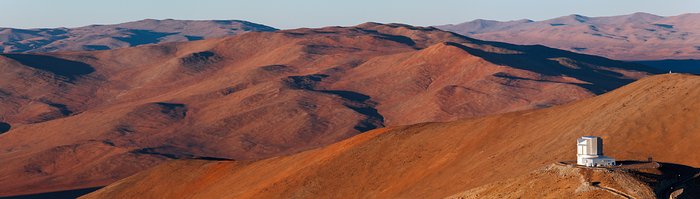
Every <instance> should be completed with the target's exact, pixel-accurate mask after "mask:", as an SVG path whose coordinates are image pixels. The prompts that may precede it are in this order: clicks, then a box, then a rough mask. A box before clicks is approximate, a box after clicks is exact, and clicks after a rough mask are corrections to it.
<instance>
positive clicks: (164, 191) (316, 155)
mask: <svg viewBox="0 0 700 199" xmlns="http://www.w3.org/2000/svg"><path fill="white" fill-rule="evenodd" d="M698 85H700V77H697V76H687V75H678V74H670V75H659V76H653V77H648V78H644V79H642V80H639V81H637V82H635V83H632V84H630V85H627V86H624V87H622V88H620V89H617V90H615V91H612V92H610V93H606V94H604V95H601V96H598V97H594V98H590V99H585V100H582V101H579V102H575V103H571V104H567V105H563V106H557V107H552V108H546V109H540V110H530V111H519V112H513V113H507V114H501V115H493V116H487V117H480V118H472V119H464V120H459V121H454V122H446V123H423V124H416V125H410V126H397V127H389V128H382V129H377V130H373V131H369V132H367V133H364V134H361V135H357V136H354V137H352V138H350V139H346V140H344V141H341V142H338V143H335V144H332V145H329V146H327V147H323V148H319V149H314V150H309V151H305V152H301V153H298V154H293V155H289V156H282V157H274V158H269V159H263V160H258V161H185V160H183V161H171V162H167V163H165V164H162V165H159V166H157V167H154V168H152V169H149V170H147V171H144V172H141V173H138V174H136V175H134V176H131V177H129V178H126V179H123V180H120V181H118V182H116V183H113V184H111V185H109V186H107V187H105V188H103V189H100V190H98V191H96V192H94V193H91V194H89V195H87V196H85V197H84V198H131V197H191V198H280V197H293V198H319V197H322V198H443V197H448V196H451V195H453V194H457V193H460V192H463V191H465V190H470V189H473V188H477V187H479V186H482V185H486V184H489V183H493V182H498V181H502V180H506V179H511V178H514V177H518V176H522V175H527V174H528V173H530V172H531V171H533V170H536V169H539V168H542V167H543V166H546V165H550V164H552V163H555V162H559V161H563V160H572V159H575V157H576V156H575V155H576V145H575V140H576V138H578V137H580V136H583V135H594V136H600V137H602V138H603V139H604V140H605V143H606V149H605V150H606V155H609V156H611V157H615V158H617V159H621V160H630V159H631V160H634V159H645V158H646V157H647V156H649V155H652V156H653V157H654V160H658V161H662V162H673V163H674V164H664V165H663V166H661V167H660V168H659V170H658V172H661V173H660V174H659V173H657V174H659V175H662V174H663V173H674V172H686V171H692V170H695V171H694V172H697V169H692V167H694V168H697V167H699V166H700V154H698V153H695V151H699V150H700V145H697V144H695V143H697V142H698V141H700V132H699V131H698V129H699V128H698V124H700V117H697V113H698V112H700V104H698V103H697V99H699V97H700V90H698V89H697V87H698ZM682 165H686V166H682ZM674 168H676V169H674ZM683 168H691V170H688V169H683ZM668 169H671V170H668ZM556 170H557V169H553V170H552V169H549V170H545V171H544V172H545V173H541V174H543V175H548V176H554V175H557V174H552V175H550V174H548V173H551V172H555V173H556ZM649 172H652V174H653V172H655V171H649ZM679 174H681V173H679ZM534 175H540V174H538V173H535V174H534ZM576 175H578V174H576ZM604 175H616V174H610V173H606V172H597V173H592V174H591V176H590V177H592V178H591V179H590V180H591V184H590V185H591V186H592V185H593V184H594V183H593V182H594V181H595V180H598V179H599V178H600V179H607V177H604ZM633 175H640V176H641V177H642V178H643V177H644V175H646V174H643V173H639V174H633ZM566 176H569V175H568V174H567V175H564V177H561V178H559V177H555V178H557V179H551V178H550V179H549V180H552V181H556V182H557V183H559V182H562V183H563V184H557V186H560V185H561V186H566V185H567V184H566V182H568V181H571V182H575V183H578V182H579V181H578V179H577V177H575V176H574V177H567V178H565V177H566ZM596 176H597V177H596ZM625 176H627V177H625ZM640 176H637V177H640ZM683 176H688V174H685V173H683ZM629 177H630V176H628V175H627V174H624V175H621V176H619V178H618V177H615V178H614V181H599V183H595V184H597V185H600V186H606V187H613V188H615V189H618V188H619V189H620V190H623V188H622V187H618V186H617V185H616V184H615V183H626V184H627V185H630V186H631V185H635V184H636V185H640V186H642V185H643V184H639V183H635V181H639V180H632V179H630V181H625V182H622V180H625V179H627V178H629ZM647 177H648V178H649V179H647V180H642V181H643V182H645V183H651V184H647V185H650V186H657V185H658V186H660V187H669V185H668V184H665V185H663V184H664V182H663V180H660V181H659V180H656V181H655V180H654V178H653V177H654V176H653V175H647ZM547 178H549V177H547ZM635 178H636V177H635ZM522 182H523V183H532V184H534V185H536V184H537V183H545V184H546V183H547V181H534V182H530V181H529V180H525V181H522ZM685 182H688V183H691V184H690V185H692V186H697V180H691V181H685ZM654 183H657V184H656V185H655V184H654ZM693 183H695V184H693ZM513 185H516V184H513ZM569 185H571V186H579V185H580V183H578V184H569ZM647 185H644V186H647ZM662 185H663V186H662ZM543 186H544V185H543ZM587 186H588V185H586V187H584V189H587V190H588V189H589V188H587ZM674 187H675V188H674V189H678V187H679V186H674ZM506 188H507V187H506ZM546 188H548V189H550V188H551V189H556V188H557V187H550V186H546ZM561 188H562V190H563V191H562V192H552V193H551V194H552V195H551V196H555V195H557V194H561V195H559V196H563V197H567V198H568V197H576V196H577V195H570V194H567V192H565V191H566V190H571V189H574V190H575V189H576V188H574V187H561ZM626 188H628V189H631V190H638V191H639V192H638V193H637V194H641V195H642V196H644V195H645V194H646V196H649V195H650V194H654V193H663V192H655V191H654V190H653V189H655V188H652V190H649V189H647V190H646V191H647V192H644V191H645V190H642V189H635V188H634V187H626ZM686 188H688V187H686ZM693 189H694V188H692V187H690V188H688V189H687V191H688V192H687V193H686V194H688V193H692V190H693ZM503 190H504V191H508V190H511V189H503ZM519 190H522V189H519ZM582 191H583V192H582V193H581V194H583V195H580V196H584V197H588V196H590V197H597V196H601V197H603V196H605V195H597V194H598V193H599V194H609V193H608V192H605V193H602V192H598V191H595V190H593V188H590V191H592V192H585V191H586V190H582ZM485 193H489V192H485ZM498 193H499V194H509V193H510V192H507V193H502V192H498ZM535 194H537V193H535ZM588 194H592V195H588ZM487 196H489V195H486V196H485V197H487ZM607 196H610V195H607ZM504 197H507V196H504ZM615 197H617V196H615Z"/></svg>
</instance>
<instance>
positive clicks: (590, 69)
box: [446, 37, 661, 94]
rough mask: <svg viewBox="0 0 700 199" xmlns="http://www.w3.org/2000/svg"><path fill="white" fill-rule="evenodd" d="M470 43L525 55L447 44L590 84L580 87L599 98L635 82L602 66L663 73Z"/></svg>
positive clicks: (584, 57) (531, 48)
mask: <svg viewBox="0 0 700 199" xmlns="http://www.w3.org/2000/svg"><path fill="white" fill-rule="evenodd" d="M465 38H466V37H465ZM467 39H469V40H472V41H473V42H474V43H477V44H483V45H491V46H495V47H500V48H504V49H509V50H516V51H520V52H522V53H519V54H514V53H510V54H508V53H493V52H486V51H483V50H480V49H476V48H470V47H467V46H464V45H462V44H459V43H454V42H446V44H447V45H451V46H455V47H458V48H461V49H463V50H464V51H466V52H468V53H470V54H473V55H475V56H478V57H481V58H483V59H485V60H487V61H489V62H491V63H494V64H498V65H506V66H510V67H513V68H517V69H521V70H527V71H532V72H535V73H538V74H542V75H547V76H569V77H573V78H576V79H579V80H582V81H586V82H589V83H591V84H590V86H582V85H580V86H582V87H583V88H585V89H588V90H589V91H591V92H592V93H596V94H602V93H605V92H608V91H610V90H613V89H616V88H619V87H621V86H624V85H627V84H629V83H631V82H633V81H635V80H634V79H627V78H624V76H623V75H622V74H620V73H617V72H614V71H612V70H610V68H609V67H599V66H614V67H615V68H619V69H625V70H636V71H641V72H646V73H650V74H659V73H661V71H659V70H656V69H652V68H649V67H644V66H643V65H640V64H634V63H628V62H621V61H615V60H610V59H606V58H602V57H596V56H591V55H582V54H576V53H572V52H568V51H563V50H557V49H552V48H548V47H545V46H540V45H536V46H518V45H512V44H504V43H498V42H485V41H479V40H473V39H471V38H467ZM557 58H558V59H561V58H565V59H568V60H566V61H573V63H572V64H575V65H576V67H570V66H565V65H563V64H562V63H560V62H558V61H556V60H553V59H557Z"/></svg>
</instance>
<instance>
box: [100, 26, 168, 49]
mask: <svg viewBox="0 0 700 199" xmlns="http://www.w3.org/2000/svg"><path fill="white" fill-rule="evenodd" d="M128 33H129V36H126V37H112V38H114V39H117V40H119V41H123V42H126V43H129V45H130V46H139V45H144V44H155V43H158V42H160V39H161V38H163V37H166V36H169V35H174V34H178V33H166V32H154V31H150V30H128Z"/></svg>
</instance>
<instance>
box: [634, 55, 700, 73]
mask: <svg viewBox="0 0 700 199" xmlns="http://www.w3.org/2000/svg"><path fill="white" fill-rule="evenodd" d="M633 62H634V63H639V64H642V65H645V66H648V67H651V68H654V69H658V70H661V71H665V72H669V71H670V72H674V73H690V74H696V75H700V60H697V59H683V60H673V59H667V60H649V61H633Z"/></svg>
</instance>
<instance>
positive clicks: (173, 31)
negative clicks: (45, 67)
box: [0, 19, 277, 53]
mask: <svg viewBox="0 0 700 199" xmlns="http://www.w3.org/2000/svg"><path fill="white" fill-rule="evenodd" d="M275 30H277V29H275V28H272V27H269V26H265V25H261V24H256V23H251V22H247V21H240V20H201V21H196V20H173V19H166V20H156V19H145V20H140V21H133V22H127V23H121V24H113V25H91V26H85V27H78V28H38V29H16V28H0V52H3V53H17V52H56V51H83V50H108V49H115V48H123V47H131V46H138V45H144V44H156V43H163V42H179V41H195V40H202V39H207V38H217V37H224V36H231V35H237V34H241V33H244V32H250V31H275Z"/></svg>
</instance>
